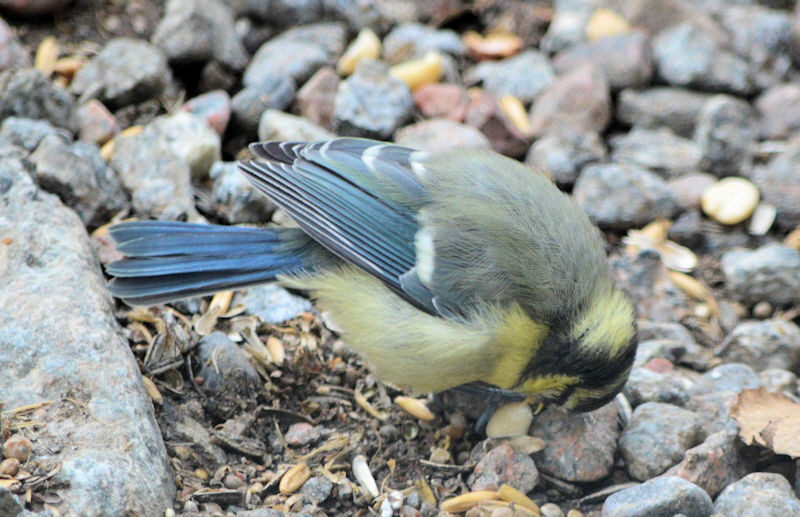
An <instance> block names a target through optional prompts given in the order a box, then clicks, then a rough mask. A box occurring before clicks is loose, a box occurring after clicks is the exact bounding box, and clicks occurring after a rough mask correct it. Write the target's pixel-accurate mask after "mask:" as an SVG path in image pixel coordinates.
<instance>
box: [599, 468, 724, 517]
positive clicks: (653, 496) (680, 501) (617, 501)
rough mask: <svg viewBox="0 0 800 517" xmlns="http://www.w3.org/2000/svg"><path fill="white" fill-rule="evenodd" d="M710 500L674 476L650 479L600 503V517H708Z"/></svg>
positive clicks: (710, 508) (683, 480)
mask: <svg viewBox="0 0 800 517" xmlns="http://www.w3.org/2000/svg"><path fill="white" fill-rule="evenodd" d="M713 510H714V508H713V505H712V502H711V498H710V497H709V496H708V494H707V493H706V492H705V491H704V490H703V489H702V488H700V487H698V486H697V485H695V484H693V483H690V482H689V481H686V480H685V479H681V478H679V477H675V476H664V477H657V478H655V479H651V480H649V481H647V482H645V483H642V484H641V485H639V486H635V487H632V488H626V489H624V490H620V491H619V492H617V493H615V494H612V495H611V496H609V497H608V499H606V501H605V503H603V511H602V516H603V517H650V516H653V515H664V516H666V515H670V516H675V515H691V516H692V517H709V516H710V515H711V512H712V511H713Z"/></svg>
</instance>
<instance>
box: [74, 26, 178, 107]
mask: <svg viewBox="0 0 800 517" xmlns="http://www.w3.org/2000/svg"><path fill="white" fill-rule="evenodd" d="M171 80H172V73H171V71H170V69H169V66H168V64H167V57H166V55H165V54H164V51H163V50H161V49H160V48H159V47H157V46H155V45H152V44H150V43H148V42H147V41H144V40H140V39H134V38H115V39H112V40H111V41H109V42H108V43H106V45H105V46H104V47H103V49H102V50H101V51H100V52H99V53H98V54H97V55H96V56H95V57H93V58H92V59H91V61H89V62H88V63H87V64H86V65H85V66H83V67H82V68H81V69H80V70H79V71H78V73H77V74H75V79H74V80H73V81H72V83H71V84H70V90H71V91H72V92H73V93H75V94H77V95H81V96H82V97H86V98H87V100H88V99H89V98H97V99H98V100H100V101H101V102H102V103H103V104H105V105H107V106H109V107H111V108H120V107H123V106H127V105H128V104H134V103H136V102H141V101H146V100H148V99H153V98H155V97H157V96H159V95H161V94H162V93H163V92H164V91H165V89H166V88H167V85H168V84H169V82H170V81H171Z"/></svg>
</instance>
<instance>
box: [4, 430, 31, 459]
mask: <svg viewBox="0 0 800 517" xmlns="http://www.w3.org/2000/svg"><path fill="white" fill-rule="evenodd" d="M31 453H33V442H31V441H30V439H28V438H26V437H25V436H22V435H19V434H15V435H12V436H11V437H10V438H8V439H7V440H6V441H5V442H4V443H3V457H4V458H12V459H15V460H18V461H19V462H20V463H24V462H27V461H28V459H29V458H30V457H31Z"/></svg>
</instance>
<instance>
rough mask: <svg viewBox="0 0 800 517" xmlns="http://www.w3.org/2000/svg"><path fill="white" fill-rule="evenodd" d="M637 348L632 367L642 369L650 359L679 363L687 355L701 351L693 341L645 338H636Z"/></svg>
mask: <svg viewBox="0 0 800 517" xmlns="http://www.w3.org/2000/svg"><path fill="white" fill-rule="evenodd" d="M637 336H638V335H637ZM638 338H639V346H638V347H636V357H635V358H634V360H633V366H634V367H643V366H645V365H646V364H647V363H648V362H649V361H650V360H651V359H655V358H661V359H666V360H668V361H670V362H672V363H676V362H678V361H680V359H681V358H682V357H684V356H685V355H687V354H695V353H697V352H699V351H701V350H702V347H700V346H699V345H698V344H697V343H695V342H694V339H692V340H689V341H686V340H683V339H673V338H669V337H664V338H647V337H646V335H645V336H638Z"/></svg>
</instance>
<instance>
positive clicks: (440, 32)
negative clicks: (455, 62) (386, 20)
mask: <svg viewBox="0 0 800 517" xmlns="http://www.w3.org/2000/svg"><path fill="white" fill-rule="evenodd" d="M428 52H441V53H444V54H451V55H453V56H464V55H465V54H466V52H467V50H466V47H464V43H463V42H462V41H461V38H460V37H459V36H458V34H456V32H455V31H452V30H449V29H436V28H434V27H431V26H428V25H422V24H420V23H402V24H400V25H398V26H396V27H394V28H393V29H392V30H391V32H389V34H387V35H386V37H385V38H384V39H383V58H384V59H385V60H386V61H388V62H389V63H391V64H396V63H400V62H401V61H405V60H407V59H411V58H420V57H423V56H424V55H425V54H427V53H428Z"/></svg>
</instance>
